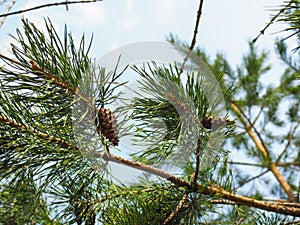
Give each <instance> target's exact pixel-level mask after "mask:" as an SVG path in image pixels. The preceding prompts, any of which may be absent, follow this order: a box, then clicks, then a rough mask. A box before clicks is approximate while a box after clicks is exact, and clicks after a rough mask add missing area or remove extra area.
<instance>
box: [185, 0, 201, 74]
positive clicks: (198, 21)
mask: <svg viewBox="0 0 300 225" xmlns="http://www.w3.org/2000/svg"><path fill="white" fill-rule="evenodd" d="M203 1H204V0H200V4H199V8H198V11H197V18H196V24H195V29H194V35H193V39H192V42H191V45H190V47H189V49H188V52H187V54H186V56H185V58H184V59H183V62H182V65H181V67H180V70H179V74H182V72H183V70H184V66H185V63H186V62H187V60H188V58H189V56H190V54H191V52H192V51H193V49H194V47H195V44H196V38H197V33H198V27H199V23H200V18H201V14H202V6H203Z"/></svg>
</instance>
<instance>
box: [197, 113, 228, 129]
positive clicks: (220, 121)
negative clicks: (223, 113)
mask: <svg viewBox="0 0 300 225" xmlns="http://www.w3.org/2000/svg"><path fill="white" fill-rule="evenodd" d="M232 122H233V121H232V120H229V119H226V118H219V117H216V116H208V117H205V118H204V119H202V121H201V123H202V126H203V127H204V128H206V129H212V130H216V129H218V128H220V127H223V126H225V125H226V124H227V123H232Z"/></svg>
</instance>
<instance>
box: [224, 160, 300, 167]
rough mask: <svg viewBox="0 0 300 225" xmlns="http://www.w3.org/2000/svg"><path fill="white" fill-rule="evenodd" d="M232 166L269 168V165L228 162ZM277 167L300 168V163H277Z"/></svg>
mask: <svg viewBox="0 0 300 225" xmlns="http://www.w3.org/2000/svg"><path fill="white" fill-rule="evenodd" d="M228 163H229V164H232V165H243V166H255V167H264V168H265V167H269V166H270V165H268V164H256V163H246V162H233V161H231V162H228ZM276 166H280V167H288V166H300V163H298V162H276Z"/></svg>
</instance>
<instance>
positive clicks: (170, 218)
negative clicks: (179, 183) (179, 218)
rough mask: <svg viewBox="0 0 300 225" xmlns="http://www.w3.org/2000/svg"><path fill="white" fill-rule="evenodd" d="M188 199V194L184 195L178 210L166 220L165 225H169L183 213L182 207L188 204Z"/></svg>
mask: <svg viewBox="0 0 300 225" xmlns="http://www.w3.org/2000/svg"><path fill="white" fill-rule="evenodd" d="M187 197H188V194H184V195H183V197H182V199H181V200H180V201H179V203H178V205H177V207H176V209H175V210H174V211H173V212H172V213H171V214H170V215H169V216H168V218H167V219H165V221H164V223H163V225H167V224H169V223H170V222H171V221H172V220H173V219H174V218H175V217H176V215H177V214H178V213H179V212H180V211H181V209H182V207H183V204H184V203H185V202H186V200H187Z"/></svg>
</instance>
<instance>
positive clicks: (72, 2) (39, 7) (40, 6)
mask: <svg viewBox="0 0 300 225" xmlns="http://www.w3.org/2000/svg"><path fill="white" fill-rule="evenodd" d="M97 1H103V0H85V1H65V2H55V3H48V4H44V5H38V6H35V7H32V8H28V9H23V10H18V11H15V12H9V13H4V14H0V18H1V17H7V16H11V15H16V14H21V13H24V12H29V11H33V10H37V9H41V8H46V7H51V6H60V5H66V6H68V5H71V4H77V3H91V2H97Z"/></svg>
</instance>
